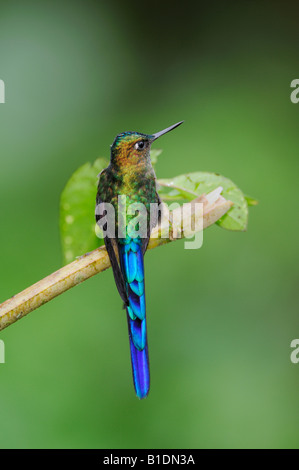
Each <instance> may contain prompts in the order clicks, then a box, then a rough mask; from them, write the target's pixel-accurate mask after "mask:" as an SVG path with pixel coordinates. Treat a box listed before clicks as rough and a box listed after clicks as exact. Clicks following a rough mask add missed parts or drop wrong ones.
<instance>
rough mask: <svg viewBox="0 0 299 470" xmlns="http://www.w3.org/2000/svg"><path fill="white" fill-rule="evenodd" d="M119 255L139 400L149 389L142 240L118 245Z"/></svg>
mask: <svg viewBox="0 0 299 470" xmlns="http://www.w3.org/2000/svg"><path fill="white" fill-rule="evenodd" d="M119 255H120V256H119V257H120V266H121V270H122V273H123V276H124V279H125V282H126V289H127V294H128V299H129V305H128V306H127V308H126V310H127V319H128V328H129V338H130V351H131V362H132V372H133V380H134V387H135V391H136V395H137V396H138V398H140V399H141V398H145V397H146V396H147V395H148V392H149V387H150V373H149V360H148V346H147V332H146V318H145V313H146V309H145V292H144V265H143V253H142V246H141V241H140V243H138V242H137V241H136V240H135V241H133V240H126V242H125V243H124V244H120V246H119Z"/></svg>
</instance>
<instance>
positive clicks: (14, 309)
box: [0, 187, 233, 330]
mask: <svg viewBox="0 0 299 470" xmlns="http://www.w3.org/2000/svg"><path fill="white" fill-rule="evenodd" d="M221 191H222V188H221V187H219V188H217V189H216V190H214V191H212V192H211V193H209V194H208V195H202V196H200V197H198V198H196V199H194V200H193V201H192V202H190V203H188V204H185V205H184V206H189V209H190V210H191V212H189V220H188V222H189V224H190V222H191V220H190V213H191V219H193V220H192V221H193V222H194V223H195V228H196V227H198V225H197V222H198V220H196V218H197V217H198V213H196V212H195V211H194V203H196V202H201V203H203V226H201V227H200V228H199V229H198V230H201V229H202V228H207V227H209V226H210V225H212V224H214V223H215V222H216V221H217V220H218V219H220V217H222V216H223V215H224V214H225V213H226V212H227V211H228V210H229V209H230V208H231V207H232V205H233V203H232V202H231V201H227V200H226V199H224V198H223V197H222V196H221V195H220V193H221ZM179 211H181V208H180V209H176V210H175V211H173V212H171V213H170V214H169V216H170V217H169V219H168V217H165V216H164V217H163V218H162V221H161V223H160V226H159V227H155V228H154V229H153V231H152V234H151V239H150V242H149V246H148V248H149V249H151V248H155V247H157V246H160V245H164V244H165V243H169V242H171V241H174V240H176V239H177V237H178V234H179V236H180V237H181V238H183V237H184V236H185V235H186V234H184V233H183V231H182V225H183V224H182V222H183V220H182V221H181V222H180V223H178V218H177V217H175V215H177V214H178V212H179ZM186 212H187V211H186ZM201 215H202V214H201ZM169 221H170V223H169ZM168 231H169V232H168ZM165 235H168V237H167V238H162V237H163V236H164V237H165ZM109 267H110V261H109V257H108V254H107V251H106V249H105V247H104V246H101V247H100V248H97V249H96V250H94V251H92V252H91V253H87V254H86V255H83V256H81V257H80V258H78V259H76V260H75V261H73V262H72V263H70V264H68V265H67V266H64V267H63V268H61V269H59V270H58V271H56V272H55V273H53V274H50V276H47V277H45V278H44V279H42V280H41V281H39V282H37V283H36V284H33V285H32V286H31V287H28V289H25V290H24V291H22V292H20V293H19V294H17V295H15V296H14V297H12V298H11V299H9V300H6V302H3V304H1V305H0V330H3V329H4V328H7V327H8V326H9V325H12V324H13V323H14V322H16V321H17V320H19V319H20V318H23V317H24V316H25V315H27V314H28V313H30V312H32V311H33V310H35V309H36V308H38V307H40V306H41V305H43V304H45V303H47V302H49V301H50V300H52V299H54V297H57V296H58V295H60V294H62V293H63V292H65V291H67V290H68V289H70V288H71V287H74V286H76V285H77V284H80V283H81V282H83V281H85V280H86V279H89V278H90V277H92V276H94V275H95V274H98V273H100V272H102V271H105V269H108V268H109Z"/></svg>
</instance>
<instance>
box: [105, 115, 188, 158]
mask: <svg viewBox="0 0 299 470" xmlns="http://www.w3.org/2000/svg"><path fill="white" fill-rule="evenodd" d="M183 122H184V121H180V122H178V123H177V124H174V125H173V126H170V127H167V128H166V129H164V130H163V131H160V132H156V133H155V134H142V133H141V132H123V133H121V134H118V135H117V136H116V137H115V139H114V142H113V144H112V145H111V163H112V164H116V165H117V166H131V165H140V164H141V165H142V164H146V163H147V162H150V150H151V145H152V143H153V142H154V141H155V140H156V139H158V138H159V137H161V136H162V135H164V134H166V133H167V132H169V131H171V130H172V129H175V128H176V127H178V126H179V125H180V124H182V123H183Z"/></svg>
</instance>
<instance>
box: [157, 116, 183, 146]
mask: <svg viewBox="0 0 299 470" xmlns="http://www.w3.org/2000/svg"><path fill="white" fill-rule="evenodd" d="M183 122H184V121H180V122H177V123H176V124H174V125H173V126H170V127H167V128H166V129H164V130H163V131H160V132H156V134H153V135H152V137H153V138H152V139H151V140H152V142H153V141H154V140H156V139H158V138H159V137H161V135H164V134H167V132H170V131H172V129H175V128H176V127H178V126H180V125H181V124H183Z"/></svg>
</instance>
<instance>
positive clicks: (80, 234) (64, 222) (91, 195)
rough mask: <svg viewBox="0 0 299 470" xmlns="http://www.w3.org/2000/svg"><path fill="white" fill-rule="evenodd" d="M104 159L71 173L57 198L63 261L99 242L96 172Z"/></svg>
mask: <svg viewBox="0 0 299 470" xmlns="http://www.w3.org/2000/svg"><path fill="white" fill-rule="evenodd" d="M107 165H108V161H107V160H105V159H103V158H98V159H97V160H96V161H95V162H94V164H93V165H92V164H91V163H86V164H85V165H83V166H81V167H80V168H79V169H78V170H77V171H75V173H74V174H73V175H72V176H71V178H70V179H69V181H68V182H67V184H66V186H65V188H64V190H63V192H62V194H61V199H60V234H61V242H62V249H63V255H64V262H65V263H70V262H71V261H73V260H74V259H75V258H76V257H77V256H80V255H84V254H85V253H86V252H89V251H92V250H94V249H95V248H97V247H98V246H100V245H102V244H103V240H101V239H99V238H98V237H97V236H96V234H95V216H94V213H95V201H96V192H97V183H98V178H97V175H98V174H99V173H100V172H101V171H102V170H103V168H106V167H107Z"/></svg>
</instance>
